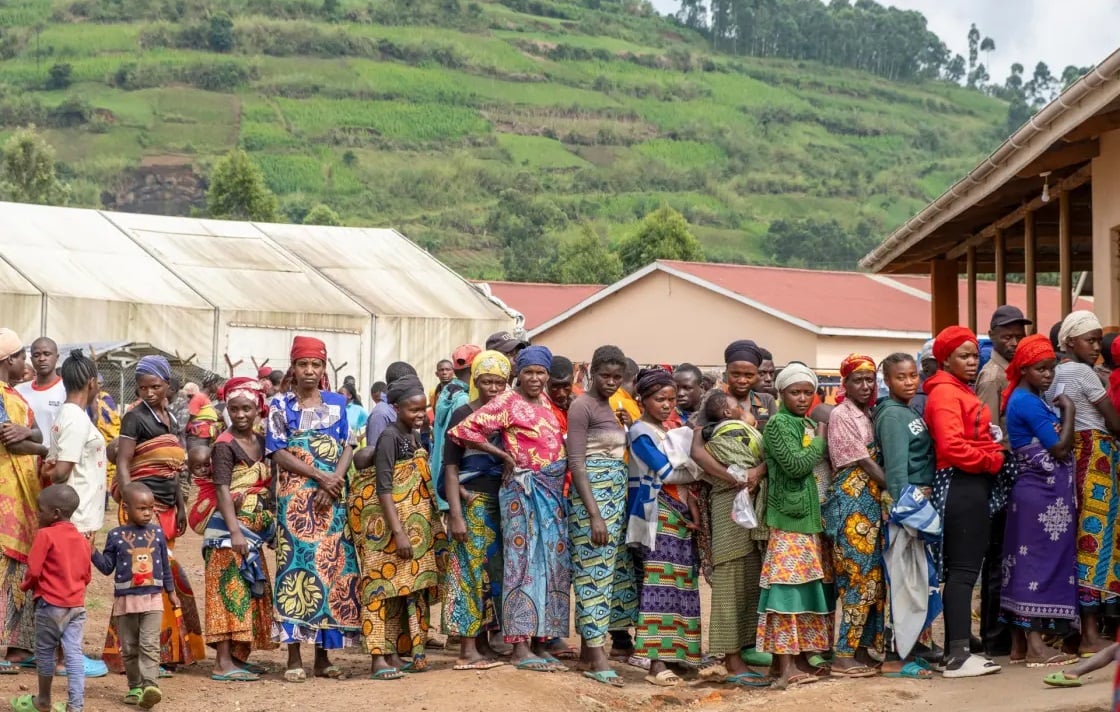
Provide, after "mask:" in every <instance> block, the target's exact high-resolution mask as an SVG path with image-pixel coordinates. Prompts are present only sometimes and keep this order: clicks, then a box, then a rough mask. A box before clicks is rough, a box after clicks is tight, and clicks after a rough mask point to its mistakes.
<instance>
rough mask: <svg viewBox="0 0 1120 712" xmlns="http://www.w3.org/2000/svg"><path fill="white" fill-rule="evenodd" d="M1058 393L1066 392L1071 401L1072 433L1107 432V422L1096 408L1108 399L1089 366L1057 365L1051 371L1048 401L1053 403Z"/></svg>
mask: <svg viewBox="0 0 1120 712" xmlns="http://www.w3.org/2000/svg"><path fill="white" fill-rule="evenodd" d="M1059 389H1060V390H1059ZM1059 393H1065V395H1067V396H1068V397H1069V399H1070V400H1071V401H1073V407H1074V408H1075V410H1074V413H1073V429H1074V430H1077V431H1081V430H1100V431H1101V432H1103V433H1107V432H1108V423H1106V422H1105V419H1104V416H1103V415H1102V414H1101V412H1100V411H1099V410H1097V405H1096V404H1097V403H1100V402H1101V401H1102V400H1104V399H1105V398H1108V391H1106V390H1105V388H1104V385H1103V384H1102V383H1101V379H1100V376H1098V375H1097V372H1096V371H1094V370H1093V367H1092V366H1088V365H1086V364H1083V363H1078V362H1075V361H1066V362H1065V363H1061V364H1058V367H1057V368H1056V369H1054V382H1053V383H1052V384H1051V385H1050V390H1048V391H1046V400H1047V402H1048V403H1053V402H1054V399H1055V398H1057V397H1058V394H1059Z"/></svg>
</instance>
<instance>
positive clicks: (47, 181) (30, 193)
mask: <svg viewBox="0 0 1120 712" xmlns="http://www.w3.org/2000/svg"><path fill="white" fill-rule="evenodd" d="M3 151H4V153H3V162H2V163H0V198H3V199H4V200H10V201H12V202H16V203H38V204H40V205H65V204H66V203H67V201H68V200H69V199H70V186H69V185H67V184H65V183H63V182H62V181H60V180H59V179H58V175H57V174H56V173H55V160H54V148H53V147H51V145H50V144H49V143H47V142H46V141H44V140H43V137H42V136H40V135H39V133H38V132H37V131H36V130H35V127H34V126H28V127H27V128H25V129H20V130H19V131H16V132H15V133H14V134H12V136H11V137H10V138H9V139H8V140H7V141H6V142H5V143H4V149H3Z"/></svg>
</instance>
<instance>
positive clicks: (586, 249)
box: [556, 224, 622, 284]
mask: <svg viewBox="0 0 1120 712" xmlns="http://www.w3.org/2000/svg"><path fill="white" fill-rule="evenodd" d="M621 277H622V260H620V259H619V258H618V255H616V254H615V253H613V252H611V251H610V249H609V248H608V247H607V245H606V244H605V243H604V242H603V239H602V238H601V237H599V235H597V234H596V233H595V229H594V228H593V227H591V225H590V224H586V225H584V226H583V229H582V230H580V234H579V237H577V238H576V239H574V240H570V241H568V242H565V243H563V244H561V245H560V247H559V249H558V254H557V259H556V281H557V282H560V283H561V284H611V283H612V282H616V281H618V280H619V279H620V278H621Z"/></svg>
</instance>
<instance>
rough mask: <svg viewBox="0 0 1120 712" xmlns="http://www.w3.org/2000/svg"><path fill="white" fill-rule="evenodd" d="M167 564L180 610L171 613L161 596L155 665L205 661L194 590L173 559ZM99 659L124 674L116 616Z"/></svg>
mask: <svg viewBox="0 0 1120 712" xmlns="http://www.w3.org/2000/svg"><path fill="white" fill-rule="evenodd" d="M164 533H165V534H166V533H167V532H166V531H165V532H164ZM173 543H174V542H173V540H171V539H168V542H167V544H168V549H169V550H170V547H171V545H172V544H173ZM170 563H171V578H172V580H173V581H174V584H175V593H176V594H178V596H179V604H180V608H179V610H175V608H174V607H172V605H171V599H170V598H168V597H167V593H166V592H165V593H164V594H163V618H162V619H161V620H160V626H159V663H160V665H190V664H191V663H195V662H198V661H199V660H204V659H205V658H206V644H205V643H204V642H203V638H202V621H201V620H200V619H199V617H198V605H197V604H196V603H195V598H194V591H193V590H192V589H191V584H190V582H189V581H187V575H186V572H185V571H183V567H182V566H181V565H180V564H179V562H178V561H176V560H175V558H174V556H172V558H171V561H170ZM102 658H103V659H104V660H105V665H106V666H108V668H109V670H110V671H111V672H114V673H117V674H121V673H123V672H124V671H125V669H124V658H122V657H121V640H120V636H119V635H118V633H117V618H116V616H112V617H110V618H109V632H108V633H107V634H106V635H105V648H104V650H103V652H102Z"/></svg>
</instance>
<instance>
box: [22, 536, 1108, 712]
mask: <svg viewBox="0 0 1120 712" xmlns="http://www.w3.org/2000/svg"><path fill="white" fill-rule="evenodd" d="M99 542H102V543H103V542H104V535H103V534H102V535H101V536H100V537H99ZM175 548H176V551H175V554H176V556H177V557H178V558H179V560H180V561H181V562H182V563H183V564H184V567H185V569H186V571H187V575H188V577H189V578H190V581H191V582H192V584H193V585H194V587H195V592H196V594H198V595H201V589H202V580H203V568H202V554H201V550H200V548H199V537H198V536H197V535H196V534H194V533H193V532H190V533H188V534H187V536H185V537H184V538H183V539H181V540H180V541H179V542H178V544H177V546H176V547H175ZM706 593H707V592H706V591H705V594H706ZM111 595H112V591H111V579H110V578H108V577H105V576H101V575H100V574H98V573H97V572H96V571H95V572H94V581H93V584H92V585H91V587H90V589H89V595H88V598H87V608H88V611H89V620H88V622H87V624H86V631H85V649H86V652H87V653H88V654H94V655H96V654H99V653H100V651H101V645H102V644H103V643H104V640H105V630H106V628H107V626H108V613H109V610H110V608H111V600H110V597H111ZM200 604H201V601H200ZM704 604H705V610H707V608H706V606H707V600H705V601H704ZM201 608H202V607H201V605H200V612H201ZM572 640H573V642H578V641H575V639H572ZM429 655H430V659H431V660H432V662H433V663H434V665H433V668H434V669H432V670H431V671H430V672H426V673H424V674H420V675H410V676H408V677H407V678H405V679H403V680H398V681H384V682H378V681H372V680H368V679H367V678H366V675H367V673H368V669H369V662H368V658H367V657H366V656H364V655H363V654H362V653H361V651H360V649H358V648H350V649H347V650H345V651H341V652H339V653H337V654H336V655H335V656H333V657H334V662H336V663H337V664H339V665H340V666H341V667H342V668H343V669H344V670H346V672H347V673H348V674H349V675H350V676H351V677H350V679H349V680H344V681H331V680H309V681H308V682H306V683H302V684H291V683H287V682H284V680H283V677H282V675H281V673H282V671H283V663H284V661H285V657H284V653H283V651H281V650H277V651H271V652H266V653H258V654H256V655H254V658H253V659H254V661H255V662H258V663H263V664H265V665H267V666H268V667H269V668H270V670H271V672H270V673H269V674H267V675H265V676H264V677H263V679H262V680H261V681H260V682H257V683H219V682H214V681H212V680H211V679H210V668H211V665H212V663H213V658H212V657H211V658H210V659H209V660H206V661H203V662H201V663H198V664H196V665H193V666H191V667H190V668H186V669H183V670H181V671H180V672H179V673H178V674H176V675H175V677H174V678H172V679H167V680H161V686H162V689H163V692H164V702H163V703H162V704H160V705H159V706H158V707H157V709H158V710H162V711H163V712H200V711H201V710H219V709H220V710H223V711H229V712H273V711H277V710H287V709H290V710H304V709H346V708H347V707H350V706H353V705H355V703H357V704H358V705H360V706H361V707H368V706H369V705H370V703H371V702H373V701H374V700H377V701H378V702H380V699H379V698H381V696H382V695H384V696H386V700H387V701H388V699H390V698H388V696H389V695H392V698H391V699H392V703H391V704H392V705H393V706H394V707H395V708H396V710H400V711H401V712H409V711H412V710H416V711H420V712H443V711H445V710H446V711H447V712H452V711H455V712H524V711H525V710H533V712H552V711H554V710H555V711H556V712H561V711H564V712H568V711H573V710H574V711H577V712H609V711H610V710H627V709H638V708H641V709H643V710H657V709H675V708H684V707H688V708H693V709H700V710H705V711H710V712H723V711H724V710H737V709H744V708H747V707H751V706H761V705H766V708H767V712H795V711H796V712H801V711H802V710H805V709H814V708H816V709H820V710H845V712H880V711H883V712H886V711H887V710H890V711H891V712H898V710H900V709H906V710H922V709H934V710H938V711H939V712H940V711H943V710H954V709H977V708H980V709H984V710H990V711H992V712H1001V711H1006V712H1033V711H1035V710H1037V711H1038V712H1044V711H1046V712H1049V711H1059V710H1061V711H1065V710H1069V711H1071V712H1074V711H1076V712H1096V711H1098V710H1099V711H1100V712H1107V711H1108V710H1109V709H1110V706H1109V702H1110V696H1111V691H1112V687H1111V679H1112V674H1113V668H1108V669H1105V670H1102V671H1100V672H1098V673H1096V674H1095V675H1094V676H1093V678H1092V679H1091V680H1090V681H1089V682H1088V683H1087V684H1086V685H1085V686H1084V687H1081V688H1079V689H1070V690H1054V689H1050V688H1047V687H1045V686H1044V685H1043V684H1042V682H1041V679H1042V676H1043V674H1044V671H1039V670H1027V669H1025V668H1023V667H1022V666H1016V667H1014V668H1012V667H1010V666H1007V665H1005V666H1004V670H1003V672H1002V673H1000V674H998V675H994V676H990V677H986V678H980V679H972V680H942V679H941V678H940V677H938V678H935V679H934V680H930V681H917V680H885V679H881V678H874V679H871V680H828V681H822V682H820V683H817V684H814V685H809V686H806V687H803V688H800V689H794V690H788V691H784V692H778V691H771V690H736V689H731V688H729V687H728V686H725V685H720V684H714V683H709V682H700V681H693V682H689V683H687V684H686V685H683V686H681V687H678V688H675V689H673V690H669V691H665V690H661V689H658V688H654V687H653V686H651V685H649V684H647V683H645V682H644V681H643V680H642V676H643V674H644V673H642V672H641V671H639V670H636V669H634V668H631V667H628V666H625V665H616V666H615V669H616V670H617V671H618V673H619V674H620V675H622V676H623V677H624V678H625V680H626V682H627V686H626V687H625V688H623V689H612V688H607V687H605V686H603V685H600V684H597V683H595V682H593V681H591V680H587V679H585V678H583V677H581V676H580V674H579V673H576V672H568V673H539V672H522V671H518V670H515V669H514V668H512V667H510V666H505V667H501V668H497V669H494V670H490V671H486V672H456V671H453V670H452V669H451V665H452V663H453V661H454V651H448V652H445V651H443V650H438V649H430V650H429ZM310 661H311V651H310V650H306V651H305V652H304V662H305V664H310ZM1000 662H1004V663H1006V660H1003V661H1000ZM35 684H36V678H35V676H34V675H33V674H32V673H31V672H30V671H24V672H21V673H20V675H18V676H12V677H8V676H0V699H2V700H3V702H0V705H6V702H7V700H8V699H10V698H11V697H12V696H14V695H15V694H22V692H27V691H30V690H32V689H33V688H34V686H35ZM54 689H55V695H56V696H55V699H56V700H61V699H65V695H66V692H65V689H66V685H65V679H63V678H59V679H58V680H56V682H55V688H54ZM124 692H125V681H124V677H123V676H118V675H110V676H109V677H105V678H100V679H96V680H88V681H87V687H86V710H87V712H105V711H108V710H124V709H130V708H126V707H125V706H124V705H123V704H122V703H121V702H120V699H121V697H122V696H123V695H124Z"/></svg>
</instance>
